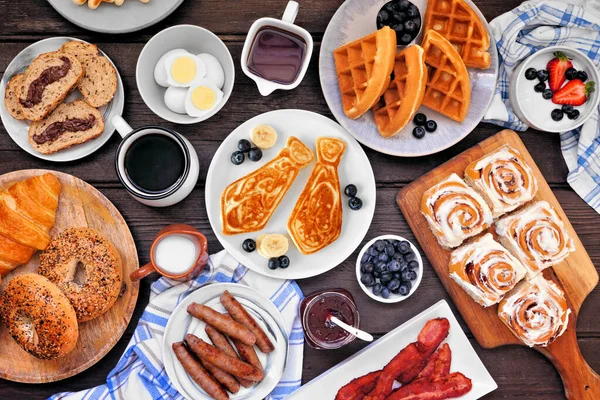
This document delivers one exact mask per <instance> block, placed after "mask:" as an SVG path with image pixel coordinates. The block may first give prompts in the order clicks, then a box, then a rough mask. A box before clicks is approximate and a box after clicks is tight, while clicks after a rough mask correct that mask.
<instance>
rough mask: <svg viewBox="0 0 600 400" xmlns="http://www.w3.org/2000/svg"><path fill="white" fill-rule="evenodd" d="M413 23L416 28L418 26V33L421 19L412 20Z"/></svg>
mask: <svg viewBox="0 0 600 400" xmlns="http://www.w3.org/2000/svg"><path fill="white" fill-rule="evenodd" d="M411 21H412V22H414V24H415V26H416V30H415V31H416V32H418V31H419V28H420V27H421V17H415V18H413V19H412V20H411Z"/></svg>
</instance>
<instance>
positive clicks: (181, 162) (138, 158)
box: [125, 134, 185, 193]
mask: <svg viewBox="0 0 600 400" xmlns="http://www.w3.org/2000/svg"><path fill="white" fill-rule="evenodd" d="M125 170H126V172H127V177H128V178H129V180H130V181H131V183H133V185H134V186H135V187H136V188H137V189H139V190H141V191H143V192H150V193H157V192H163V191H165V190H167V189H169V188H170V187H171V186H173V185H174V184H175V183H177V181H178V180H179V179H180V178H181V177H182V176H183V173H184V171H185V154H184V152H183V149H182V148H181V146H180V145H179V143H178V142H177V141H175V139H171V138H169V137H168V136H165V135H160V134H150V135H145V136H142V137H140V138H139V139H137V140H136V141H134V142H133V143H132V144H131V146H129V149H128V150H127V153H125Z"/></svg>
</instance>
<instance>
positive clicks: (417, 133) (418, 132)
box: [413, 126, 425, 139]
mask: <svg viewBox="0 0 600 400" xmlns="http://www.w3.org/2000/svg"><path fill="white" fill-rule="evenodd" d="M413 136H414V137H416V138H417V139H423V138H424V137H425V128H423V127H422V126H415V129H413Z"/></svg>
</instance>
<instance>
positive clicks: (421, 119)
mask: <svg viewBox="0 0 600 400" xmlns="http://www.w3.org/2000/svg"><path fill="white" fill-rule="evenodd" d="M426 122H427V116H426V115H425V114H423V113H418V114H417V115H415V117H414V118H413V123H414V124H415V125H417V126H424V125H425V123H426Z"/></svg>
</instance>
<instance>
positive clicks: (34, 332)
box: [0, 274, 79, 360]
mask: <svg viewBox="0 0 600 400" xmlns="http://www.w3.org/2000/svg"><path fill="white" fill-rule="evenodd" d="M0 316H2V318H1V319H2V320H3V321H4V324H5V325H6V327H7V328H8V332H9V333H10V335H11V336H12V337H13V339H14V340H15V341H16V342H17V343H18V344H19V346H21V347H22V348H23V350H25V351H27V352H28V353H30V354H32V355H33V356H35V357H37V358H41V359H44V360H50V359H54V358H58V357H62V356H65V355H66V354H68V353H69V352H70V351H71V350H73V348H74V347H75V345H76V344H77V339H78V337H79V327H78V325H77V318H76V317H75V310H74V309H73V306H72V305H71V303H69V300H68V299H67V297H66V296H65V295H64V294H63V293H62V292H61V291H60V289H59V288H58V287H56V285H54V284H53V283H52V282H50V281H49V280H48V279H46V278H44V277H43V276H41V275H37V274H24V275H19V276H17V277H15V278H13V279H12V280H11V281H10V282H8V284H7V285H6V287H5V288H4V290H3V291H2V294H1V295H0Z"/></svg>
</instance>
